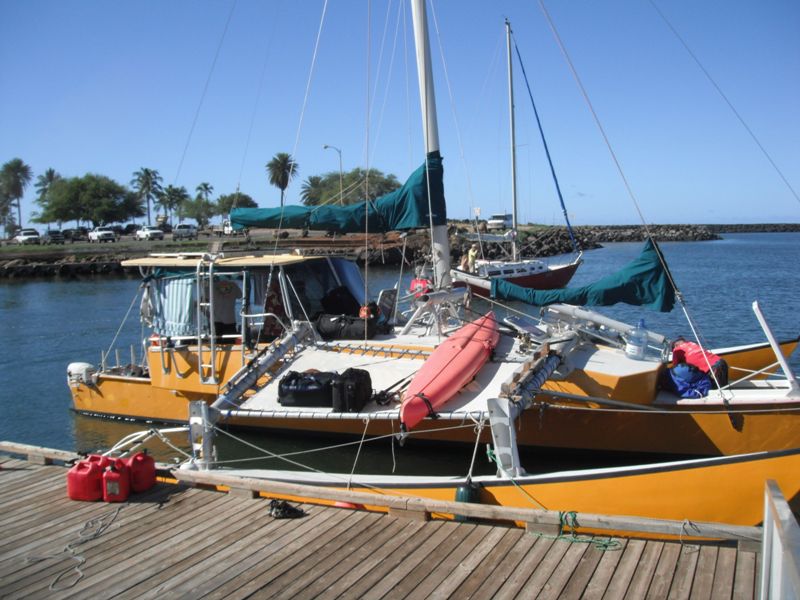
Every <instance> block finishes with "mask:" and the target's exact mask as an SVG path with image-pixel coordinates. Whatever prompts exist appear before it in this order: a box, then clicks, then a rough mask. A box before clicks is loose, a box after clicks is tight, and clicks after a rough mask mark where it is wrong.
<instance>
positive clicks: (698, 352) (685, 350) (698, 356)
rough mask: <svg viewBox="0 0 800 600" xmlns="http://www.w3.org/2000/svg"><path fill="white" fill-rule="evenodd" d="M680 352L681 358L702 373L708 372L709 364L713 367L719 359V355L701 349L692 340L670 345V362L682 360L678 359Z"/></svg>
mask: <svg viewBox="0 0 800 600" xmlns="http://www.w3.org/2000/svg"><path fill="white" fill-rule="evenodd" d="M676 354H677V356H676ZM681 354H683V360H685V361H686V363H687V364H690V365H692V366H693V367H696V368H697V369H700V371H702V372H703V373H708V371H709V365H710V366H711V367H713V366H714V365H715V364H717V363H718V362H719V361H720V360H721V359H720V357H719V356H717V355H716V354H714V353H713V352H709V351H708V350H703V349H702V348H701V347H700V346H699V345H697V344H695V343H694V342H679V343H677V344H675V345H674V346H673V347H672V362H674V363H679V362H682V361H681V360H679V358H680V355H681ZM706 359H708V360H706Z"/></svg>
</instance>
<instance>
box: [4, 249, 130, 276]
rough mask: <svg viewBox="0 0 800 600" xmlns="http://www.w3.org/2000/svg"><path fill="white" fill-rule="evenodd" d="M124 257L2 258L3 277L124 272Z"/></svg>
mask: <svg viewBox="0 0 800 600" xmlns="http://www.w3.org/2000/svg"><path fill="white" fill-rule="evenodd" d="M121 260H122V259H121V258H120V257H116V256H108V255H91V256H77V255H74V254H68V255H63V256H48V255H42V256H26V257H14V258H7V259H0V279H27V278H32V277H47V278H52V277H63V278H67V279H71V278H78V277H84V276H92V275H123V274H124V273H125V270H124V269H123V268H122V266H121V265H120V261H121Z"/></svg>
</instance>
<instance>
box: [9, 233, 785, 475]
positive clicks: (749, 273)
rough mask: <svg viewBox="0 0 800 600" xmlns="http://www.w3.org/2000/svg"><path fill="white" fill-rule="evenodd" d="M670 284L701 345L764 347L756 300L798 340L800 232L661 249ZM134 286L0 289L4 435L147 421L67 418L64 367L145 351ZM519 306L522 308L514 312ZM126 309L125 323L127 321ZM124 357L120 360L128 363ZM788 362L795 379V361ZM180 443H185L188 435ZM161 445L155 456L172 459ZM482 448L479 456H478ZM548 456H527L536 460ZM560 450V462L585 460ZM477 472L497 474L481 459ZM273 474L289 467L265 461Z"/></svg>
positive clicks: (459, 460) (410, 455)
mask: <svg viewBox="0 0 800 600" xmlns="http://www.w3.org/2000/svg"><path fill="white" fill-rule="evenodd" d="M640 249H641V244H640V243H631V244H627V243H626V244H610V245H608V246H606V247H605V248H603V249H600V250H594V251H590V252H587V253H585V256H584V258H585V263H584V265H582V266H581V268H580V269H579V270H578V273H577V275H576V276H575V279H574V280H573V285H581V284H584V283H588V282H590V281H593V280H595V279H597V278H599V277H602V276H603V275H606V274H608V273H611V272H613V271H615V270H616V269H618V268H619V267H621V266H623V265H624V264H625V263H627V262H628V261H630V260H632V259H633V258H635V257H636V256H637V255H638V253H639V251H640ZM662 249H663V251H664V254H665V256H666V258H667V260H668V262H669V264H670V267H671V270H672V273H673V276H674V277H675V280H676V282H677V284H678V286H679V287H680V289H681V291H682V293H683V295H684V296H685V299H686V306H687V310H688V312H689V314H690V316H691V318H692V320H693V321H694V322H695V323H696V325H697V328H698V330H699V332H700V334H701V336H702V338H703V340H704V342H705V343H706V344H708V345H710V346H724V345H732V344H736V343H746V342H755V341H762V340H763V339H764V336H763V333H762V332H761V329H760V327H759V325H758V322H757V321H756V319H755V317H754V315H753V313H752V310H751V304H752V302H753V300H758V301H759V303H760V304H761V306H762V310H763V311H764V313H765V315H766V317H767V320H768V322H769V323H770V325H771V326H772V328H773V331H774V333H775V334H776V336H777V337H778V338H779V339H783V338H788V337H795V336H797V335H798V333H800V317H799V316H798V315H800V234H797V233H788V234H737V235H726V236H725V237H724V239H723V240H721V241H716V242H682V243H667V244H663V245H662ZM396 276H397V275H396V272H394V271H392V270H387V269H373V270H371V271H370V276H369V281H370V287H371V288H372V289H373V290H374V291H377V290H378V289H380V288H381V287H388V286H390V285H392V284H393V283H394V281H395V278H396ZM138 286H139V281H138V279H126V278H113V279H111V278H95V279H85V280H73V281H61V280H31V281H4V282H3V283H0V368H1V369H2V372H3V373H4V374H5V376H4V385H3V389H2V401H0V439H2V440H11V441H15V442H23V443H29V444H37V445H42V446H47V447H52V448H62V449H73V450H80V451H88V450H94V449H98V448H107V447H109V446H110V445H111V444H113V443H114V442H116V441H117V440H119V439H120V438H121V437H123V436H124V435H126V434H128V433H130V432H132V431H138V430H141V429H143V428H144V426H143V424H141V423H139V424H137V423H130V422H124V421H110V420H104V419H96V418H90V417H83V416H80V415H76V414H74V413H72V412H71V411H70V408H69V407H70V395H69V391H68V388H67V384H66V366H67V364H68V363H70V362H74V361H86V362H91V363H94V364H97V363H98V362H99V360H100V351H101V349H103V350H107V349H108V348H109V346H110V344H111V342H112V340H113V339H114V337H115V335H116V334H117V332H118V330H119V337H118V343H117V346H118V347H121V348H128V347H129V346H130V345H131V344H134V345H136V344H138V341H139V339H140V338H141V333H142V330H141V326H140V325H139V322H138V304H137V305H135V306H134V305H133V304H132V301H133V300H134V298H135V296H136V293H137V289H138ZM518 308H523V307H521V306H519V307H518ZM129 310H130V315H129V317H128V319H127V321H126V322H125V325H124V326H123V327H122V328H121V329H120V325H121V323H122V322H123V319H124V317H125V315H126V313H128V312H129ZM604 312H605V313H606V314H608V315H609V316H611V317H614V318H617V319H620V320H624V321H628V322H631V321H633V322H635V321H636V320H638V319H639V318H644V319H645V321H646V324H647V326H648V327H649V328H650V329H652V330H654V331H658V332H660V333H663V334H665V335H667V336H670V337H674V336H677V335H684V336H685V337H687V338H688V337H690V336H691V331H690V329H689V327H688V326H687V324H686V319H685V317H684V315H683V312H682V310H681V309H680V308H679V307H676V308H675V309H674V310H673V311H672V312H671V313H668V314H661V313H653V312H651V311H647V310H644V309H639V308H636V307H627V306H620V307H612V308H610V309H604ZM128 356H129V351H127V350H126V351H123V353H122V357H121V359H122V360H123V362H128V360H129V358H128ZM792 364H793V366H794V368H795V369H796V371H800V356H797V355H795V357H794V358H793V361H792ZM236 435H237V436H239V437H244V438H245V439H246V440H248V441H249V442H251V443H254V444H256V445H258V446H260V447H265V448H268V449H269V450H270V451H271V452H275V453H287V452H302V451H308V450H310V449H312V448H319V447H324V446H328V445H330V444H332V443H336V442H331V441H330V440H319V439H308V440H304V439H298V437H297V436H282V435H275V434H269V435H267V434H246V435H244V434H241V433H238V432H237V433H236ZM174 440H175V442H176V443H177V444H179V445H180V446H183V447H186V437H185V435H184V434H181V435H177V436H175V437H174ZM380 444H381V446H379V447H377V448H375V447H372V446H370V447H368V448H369V449H368V450H365V451H363V452H362V454H361V456H360V457H359V463H358V464H359V471H364V472H368V471H376V470H380V471H384V472H385V471H387V470H390V469H391V468H392V467H393V466H396V468H397V472H410V471H415V470H418V469H419V466H420V465H421V464H430V462H431V461H430V450H429V448H425V447H419V446H417V447H415V446H414V444H411V445H408V446H406V447H405V448H402V449H401V448H397V447H395V448H394V452H390V450H391V442H390V441H389V440H383V441H381V442H380ZM162 448H163V447H160V446H157V445H154V446H153V450H154V451H155V452H156V453H157V454H159V456H160V457H161V458H162V459H166V458H167V454H166V453H164V451H163V450H162ZM219 449H220V454H221V458H224V459H236V458H250V457H253V456H256V455H257V453H256V452H255V451H254V450H253V449H250V448H246V447H244V446H242V445H241V444H239V443H238V442H234V441H232V440H227V439H224V438H220V440H219ZM482 452H483V451H482V450H481V453H482ZM355 453H356V448H355V446H349V447H346V448H343V449H339V450H336V451H334V452H319V453H314V454H305V455H301V456H298V457H296V459H297V460H299V461H301V462H303V463H306V464H312V465H314V466H315V467H317V468H326V469H331V470H339V471H349V470H350V468H351V466H352V461H353V458H354V456H355ZM470 456H471V449H467V450H465V449H463V448H462V449H456V450H450V451H442V450H438V449H437V460H436V469H437V470H441V471H442V472H449V473H465V472H466V469H467V468H468V465H469V460H470ZM542 460H546V459H542V457H541V456H537V457H532V458H529V459H528V460H527V461H526V462H525V464H526V467H528V468H529V470H533V469H532V468H531V467H530V466H529V465H530V461H536V462H541V461H542ZM583 460H584V459H583V458H581V457H576V458H575V459H574V463H573V459H571V458H570V457H569V456H564V454H563V453H562V454H561V456H559V458H558V460H557V462H556V463H555V464H556V466H558V467H560V468H565V467H570V466H574V465H577V464H583V463H582V461H583ZM478 464H479V469H480V470H481V471H483V472H490V471H491V466H490V465H488V464H487V463H486V460H485V459H483V460H479V461H478ZM262 466H269V467H273V468H286V465H284V464H282V463H277V462H276V461H270V462H269V463H266V464H262Z"/></svg>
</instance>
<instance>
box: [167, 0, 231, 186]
mask: <svg viewBox="0 0 800 600" xmlns="http://www.w3.org/2000/svg"><path fill="white" fill-rule="evenodd" d="M236 1H237V0H233V2H232V3H231V9H230V11H228V18H227V20H226V21H225V27H224V28H223V29H222V35H221V36H220V38H219V43H217V50H216V52H214V59H213V60H212V61H211V68H210V69H209V70H208V77H206V82H205V85H204V86H203V91H202V92H201V94H200V102H198V103H197V110H195V111H194V118H193V119H192V125H191V127H189V135H187V136H186V144H184V146H183V152H182V153H181V159H180V162H178V168H177V170H176V171H175V177H174V179H173V180H172V184H173V185H177V184H178V179H179V178H180V176H181V171H182V170H183V162H184V160H186V154H187V152H188V151H189V144H190V143H191V141H192V135H193V134H194V128H195V127H196V126H197V120H198V118H199V117H200V110H201V109H202V108H203V102H204V101H205V99H206V94H207V93H208V86H209V84H210V83H211V77H212V76H213V74H214V68H215V67H216V66H217V59H218V58H219V54H220V51H221V50H222V44H223V42H224V41H225V36H226V35H227V33H228V27H229V26H230V24H231V19H232V18H233V12H234V10H235V9H236Z"/></svg>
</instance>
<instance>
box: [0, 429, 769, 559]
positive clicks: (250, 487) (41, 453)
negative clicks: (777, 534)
mask: <svg viewBox="0 0 800 600" xmlns="http://www.w3.org/2000/svg"><path fill="white" fill-rule="evenodd" d="M0 452H5V453H8V454H15V455H20V456H25V457H27V458H28V460H29V461H30V462H33V463H36V464H52V462H53V461H59V462H62V463H69V462H72V461H75V460H79V459H80V458H82V457H81V455H79V454H77V453H74V452H68V451H64V450H55V449H51V448H42V447H40V446H32V445H28V444H19V443H15V442H7V441H0ZM158 474H159V476H160V477H161V478H166V479H174V480H176V481H179V482H181V483H185V484H190V485H192V486H199V487H213V488H217V489H224V490H225V491H234V493H239V494H244V495H254V494H255V493H258V494H264V495H266V496H276V497H293V498H301V499H303V500H304V501H307V502H309V503H311V504H314V503H322V504H333V503H335V502H345V503H349V504H356V505H357V504H362V505H369V506H374V507H378V508H380V509H383V510H385V511H386V512H389V513H390V514H393V515H415V516H417V518H419V515H423V514H424V515H426V516H427V517H430V515H431V514H439V515H459V516H462V517H466V518H469V519H481V520H487V521H504V522H518V523H524V524H526V528H527V529H528V530H531V531H536V532H541V531H544V532H549V531H556V530H559V529H560V527H561V514H560V513H559V512H557V511H548V510H540V509H532V508H531V509H527V508H511V507H504V506H493V505H487V504H473V503H466V502H454V501H452V502H451V501H441V500H431V499H427V498H417V497H414V496H398V495H389V494H387V495H381V494H379V493H373V492H357V491H350V490H341V489H331V488H327V487H321V486H313V485H306V484H296V483H285V482H280V481H268V480H264V479H255V478H248V477H238V476H233V475H226V474H224V473H219V472H215V471H191V470H184V469H175V468H170V467H169V465H163V464H162V465H159V473H158ZM578 521H579V524H580V528H581V529H587V530H593V531H612V532H630V533H634V534H636V533H638V534H648V535H656V536H670V537H675V538H682V539H685V540H689V539H708V540H725V541H736V542H740V543H744V544H752V543H761V539H762V528H761V527H751V526H742V525H729V524H725V523H709V522H697V521H692V522H691V523H688V522H682V521H669V520H665V519H651V518H646V517H634V516H610V515H595V514H590V513H580V514H579V515H578Z"/></svg>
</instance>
